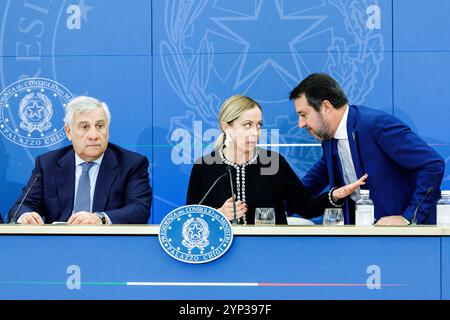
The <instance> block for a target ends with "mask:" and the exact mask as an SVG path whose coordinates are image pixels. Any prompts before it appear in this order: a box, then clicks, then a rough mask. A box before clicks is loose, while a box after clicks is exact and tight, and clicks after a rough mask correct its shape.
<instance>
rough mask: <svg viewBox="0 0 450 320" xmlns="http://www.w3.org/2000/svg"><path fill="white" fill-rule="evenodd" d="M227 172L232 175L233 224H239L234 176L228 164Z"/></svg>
mask: <svg viewBox="0 0 450 320" xmlns="http://www.w3.org/2000/svg"><path fill="white" fill-rule="evenodd" d="M227 172H228V175H229V177H230V187H231V196H232V197H233V220H232V221H231V223H232V224H238V220H237V217H236V201H235V200H236V199H235V195H234V187H233V178H232V175H231V166H227Z"/></svg>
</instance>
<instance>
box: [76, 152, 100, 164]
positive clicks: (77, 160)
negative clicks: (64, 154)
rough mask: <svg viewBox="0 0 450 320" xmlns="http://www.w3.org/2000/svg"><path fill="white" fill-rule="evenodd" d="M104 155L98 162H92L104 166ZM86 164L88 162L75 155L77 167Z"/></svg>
mask: <svg viewBox="0 0 450 320" xmlns="http://www.w3.org/2000/svg"><path fill="white" fill-rule="evenodd" d="M104 155H105V154H104V153H103V154H102V156H101V157H100V158H98V159H97V160H94V161H92V162H94V163H96V164H98V165H101V164H102V160H103V156H104ZM84 162H86V161H84V160H83V159H81V158H80V157H79V156H78V155H77V154H76V153H75V167H76V166H78V165H80V164H82V163H84Z"/></svg>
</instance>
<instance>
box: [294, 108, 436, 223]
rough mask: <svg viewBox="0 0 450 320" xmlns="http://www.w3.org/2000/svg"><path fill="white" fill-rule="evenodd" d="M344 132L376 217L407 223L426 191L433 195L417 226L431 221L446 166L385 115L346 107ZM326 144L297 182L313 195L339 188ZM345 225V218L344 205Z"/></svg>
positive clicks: (338, 177) (423, 207)
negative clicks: (364, 177)
mask: <svg viewBox="0 0 450 320" xmlns="http://www.w3.org/2000/svg"><path fill="white" fill-rule="evenodd" d="M347 133H348V139H349V144H350V150H351V154H352V158H353V163H354V166H355V170H356V175H357V176H358V178H359V177H361V176H362V175H363V174H364V173H368V174H369V177H368V179H367V181H366V185H365V186H363V188H364V189H369V190H370V197H371V199H372V200H373V202H374V206H375V219H379V218H381V217H384V216H389V215H403V217H405V218H406V219H407V220H409V221H411V220H412V218H413V214H414V211H415V209H416V207H417V205H418V204H419V202H420V201H421V200H422V199H423V198H424V196H425V194H426V192H427V189H428V188H429V187H432V188H433V189H434V191H433V192H432V193H431V194H429V195H428V197H427V199H426V200H425V201H424V202H423V204H422V205H421V206H420V209H419V210H418V212H417V222H418V223H422V224H435V223H436V201H437V200H438V199H439V197H440V190H439V188H440V185H441V182H442V178H443V175H444V170H445V162H444V160H443V159H442V157H441V156H439V155H438V154H437V153H436V152H435V151H434V150H433V149H432V148H430V147H429V146H428V145H427V144H426V143H425V142H424V141H423V140H422V139H420V138H419V137H418V136H417V135H416V134H415V133H414V132H412V131H411V129H410V128H409V127H408V126H406V125H405V124H404V123H402V122H401V121H400V120H398V119H397V118H395V117H394V116H392V115H389V114H387V113H384V112H381V111H378V110H374V109H370V108H366V107H359V106H350V109H349V114H348V119H347ZM333 150H334V148H333V146H332V142H331V141H324V142H323V143H322V151H323V154H322V157H321V159H320V160H319V161H318V162H317V163H316V164H315V165H314V166H313V168H312V169H311V170H310V171H309V172H308V173H307V174H306V176H305V177H304V178H303V179H302V181H303V183H304V185H305V187H306V188H307V189H309V190H310V191H312V192H314V193H319V192H321V191H322V190H323V189H324V188H326V187H327V186H330V187H334V186H342V185H344V182H343V179H342V172H341V171H342V169H341V168H340V167H339V166H337V165H336V163H335V161H333ZM345 207H346V208H345V215H346V221H348V219H349V212H348V205H347V206H345Z"/></svg>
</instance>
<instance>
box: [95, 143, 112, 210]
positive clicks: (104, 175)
mask: <svg viewBox="0 0 450 320" xmlns="http://www.w3.org/2000/svg"><path fill="white" fill-rule="evenodd" d="M117 168H118V162H117V158H116V156H115V154H114V152H113V151H112V150H111V149H110V148H107V149H106V151H105V156H104V157H103V160H102V163H101V165H100V169H99V172H98V176H97V182H96V183H95V192H94V202H93V204H92V211H94V212H96V211H105V210H106V201H107V200H108V196H109V193H110V189H111V186H112V184H113V182H114V180H115V179H116V177H117V174H118V172H117Z"/></svg>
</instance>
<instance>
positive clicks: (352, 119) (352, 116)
mask: <svg viewBox="0 0 450 320" xmlns="http://www.w3.org/2000/svg"><path fill="white" fill-rule="evenodd" d="M355 126H356V110H355V108H354V107H352V106H349V110H348V118H347V134H348V143H349V144H350V151H351V154H352V160H353V165H354V166H355V172H356V177H357V178H358V179H359V178H361V176H362V175H363V168H362V166H361V161H360V159H359V148H358V131H357V130H356V128H355Z"/></svg>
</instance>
